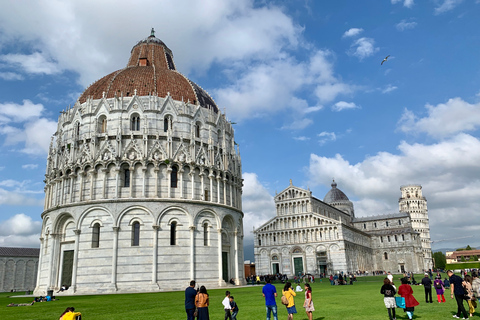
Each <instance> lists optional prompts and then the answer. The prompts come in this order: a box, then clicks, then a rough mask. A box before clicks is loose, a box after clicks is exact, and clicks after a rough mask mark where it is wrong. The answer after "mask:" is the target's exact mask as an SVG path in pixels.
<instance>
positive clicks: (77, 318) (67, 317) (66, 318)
mask: <svg viewBox="0 0 480 320" xmlns="http://www.w3.org/2000/svg"><path fill="white" fill-rule="evenodd" d="M81 319H82V314H81V313H80V312H75V308H74V307H68V308H67V309H65V311H64V312H63V314H62V315H61V316H60V320H81Z"/></svg>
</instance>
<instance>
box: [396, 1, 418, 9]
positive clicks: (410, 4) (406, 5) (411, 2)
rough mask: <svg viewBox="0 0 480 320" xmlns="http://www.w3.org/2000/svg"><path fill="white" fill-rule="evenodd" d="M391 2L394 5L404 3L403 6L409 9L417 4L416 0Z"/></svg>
mask: <svg viewBox="0 0 480 320" xmlns="http://www.w3.org/2000/svg"><path fill="white" fill-rule="evenodd" d="M391 1H392V4H396V3H399V2H402V1H403V6H404V7H407V8H411V7H412V6H413V5H414V4H415V3H414V0H391Z"/></svg>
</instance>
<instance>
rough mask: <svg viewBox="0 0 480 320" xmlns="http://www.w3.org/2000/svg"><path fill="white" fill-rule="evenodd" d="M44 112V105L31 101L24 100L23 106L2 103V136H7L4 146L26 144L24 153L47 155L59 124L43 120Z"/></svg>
mask: <svg viewBox="0 0 480 320" xmlns="http://www.w3.org/2000/svg"><path fill="white" fill-rule="evenodd" d="M44 111H45V109H44V107H43V105H41V104H34V103H32V102H31V101H30V100H24V101H23V104H16V103H3V104H1V103H0V135H4V136H5V141H4V144H5V145H17V144H19V143H24V147H23V148H22V149H21V151H22V152H24V153H27V154H33V155H40V154H45V153H47V152H48V148H49V145H50V138H51V136H52V135H53V133H55V131H56V130H57V123H56V121H52V120H49V119H47V118H43V117H42V114H43V113H44Z"/></svg>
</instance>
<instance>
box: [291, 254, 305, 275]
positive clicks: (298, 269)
mask: <svg viewBox="0 0 480 320" xmlns="http://www.w3.org/2000/svg"><path fill="white" fill-rule="evenodd" d="M293 267H294V270H295V275H296V276H298V275H299V274H302V273H303V258H302V257H297V258H293Z"/></svg>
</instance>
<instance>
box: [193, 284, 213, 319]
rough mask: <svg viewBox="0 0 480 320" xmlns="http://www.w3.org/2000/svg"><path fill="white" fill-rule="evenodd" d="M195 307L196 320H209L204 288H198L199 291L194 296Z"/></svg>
mask: <svg viewBox="0 0 480 320" xmlns="http://www.w3.org/2000/svg"><path fill="white" fill-rule="evenodd" d="M195 305H196V306H197V312H198V318H197V320H210V316H209V315H208V305H209V300H208V293H207V288H205V286H201V287H200V291H199V292H198V293H197V295H196V296H195Z"/></svg>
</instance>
